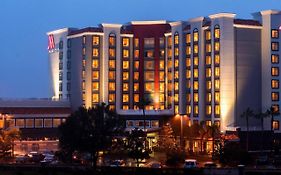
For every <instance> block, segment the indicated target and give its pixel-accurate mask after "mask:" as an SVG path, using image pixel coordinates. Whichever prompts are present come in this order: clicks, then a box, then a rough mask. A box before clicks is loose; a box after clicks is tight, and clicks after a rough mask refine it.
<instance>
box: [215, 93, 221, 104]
mask: <svg viewBox="0 0 281 175" xmlns="http://www.w3.org/2000/svg"><path fill="white" fill-rule="evenodd" d="M215 102H216V103H219V102H220V93H219V92H215Z"/></svg>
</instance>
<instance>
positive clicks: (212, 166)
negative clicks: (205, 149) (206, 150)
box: [204, 162, 217, 168]
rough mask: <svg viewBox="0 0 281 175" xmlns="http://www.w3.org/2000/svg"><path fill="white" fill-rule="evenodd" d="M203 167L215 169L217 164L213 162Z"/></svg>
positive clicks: (206, 163)
mask: <svg viewBox="0 0 281 175" xmlns="http://www.w3.org/2000/svg"><path fill="white" fill-rule="evenodd" d="M204 167H205V168H216V167H217V164H216V163H215V162H205V163H204Z"/></svg>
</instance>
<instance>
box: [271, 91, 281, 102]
mask: <svg viewBox="0 0 281 175" xmlns="http://www.w3.org/2000/svg"><path fill="white" fill-rule="evenodd" d="M271 100H272V101H279V92H271Z"/></svg>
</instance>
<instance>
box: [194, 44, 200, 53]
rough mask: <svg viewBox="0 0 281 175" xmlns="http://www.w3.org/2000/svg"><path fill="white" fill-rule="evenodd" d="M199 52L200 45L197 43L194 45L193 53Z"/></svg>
mask: <svg viewBox="0 0 281 175" xmlns="http://www.w3.org/2000/svg"><path fill="white" fill-rule="evenodd" d="M198 52H199V47H198V45H197V44H196V45H193V53H195V54H196V53H198Z"/></svg>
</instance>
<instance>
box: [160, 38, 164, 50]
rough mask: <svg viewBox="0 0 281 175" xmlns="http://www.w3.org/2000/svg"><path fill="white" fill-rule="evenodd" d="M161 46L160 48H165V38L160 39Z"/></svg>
mask: <svg viewBox="0 0 281 175" xmlns="http://www.w3.org/2000/svg"><path fill="white" fill-rule="evenodd" d="M159 45H160V47H162V48H163V47H164V46H165V38H164V37H162V38H159Z"/></svg>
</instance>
